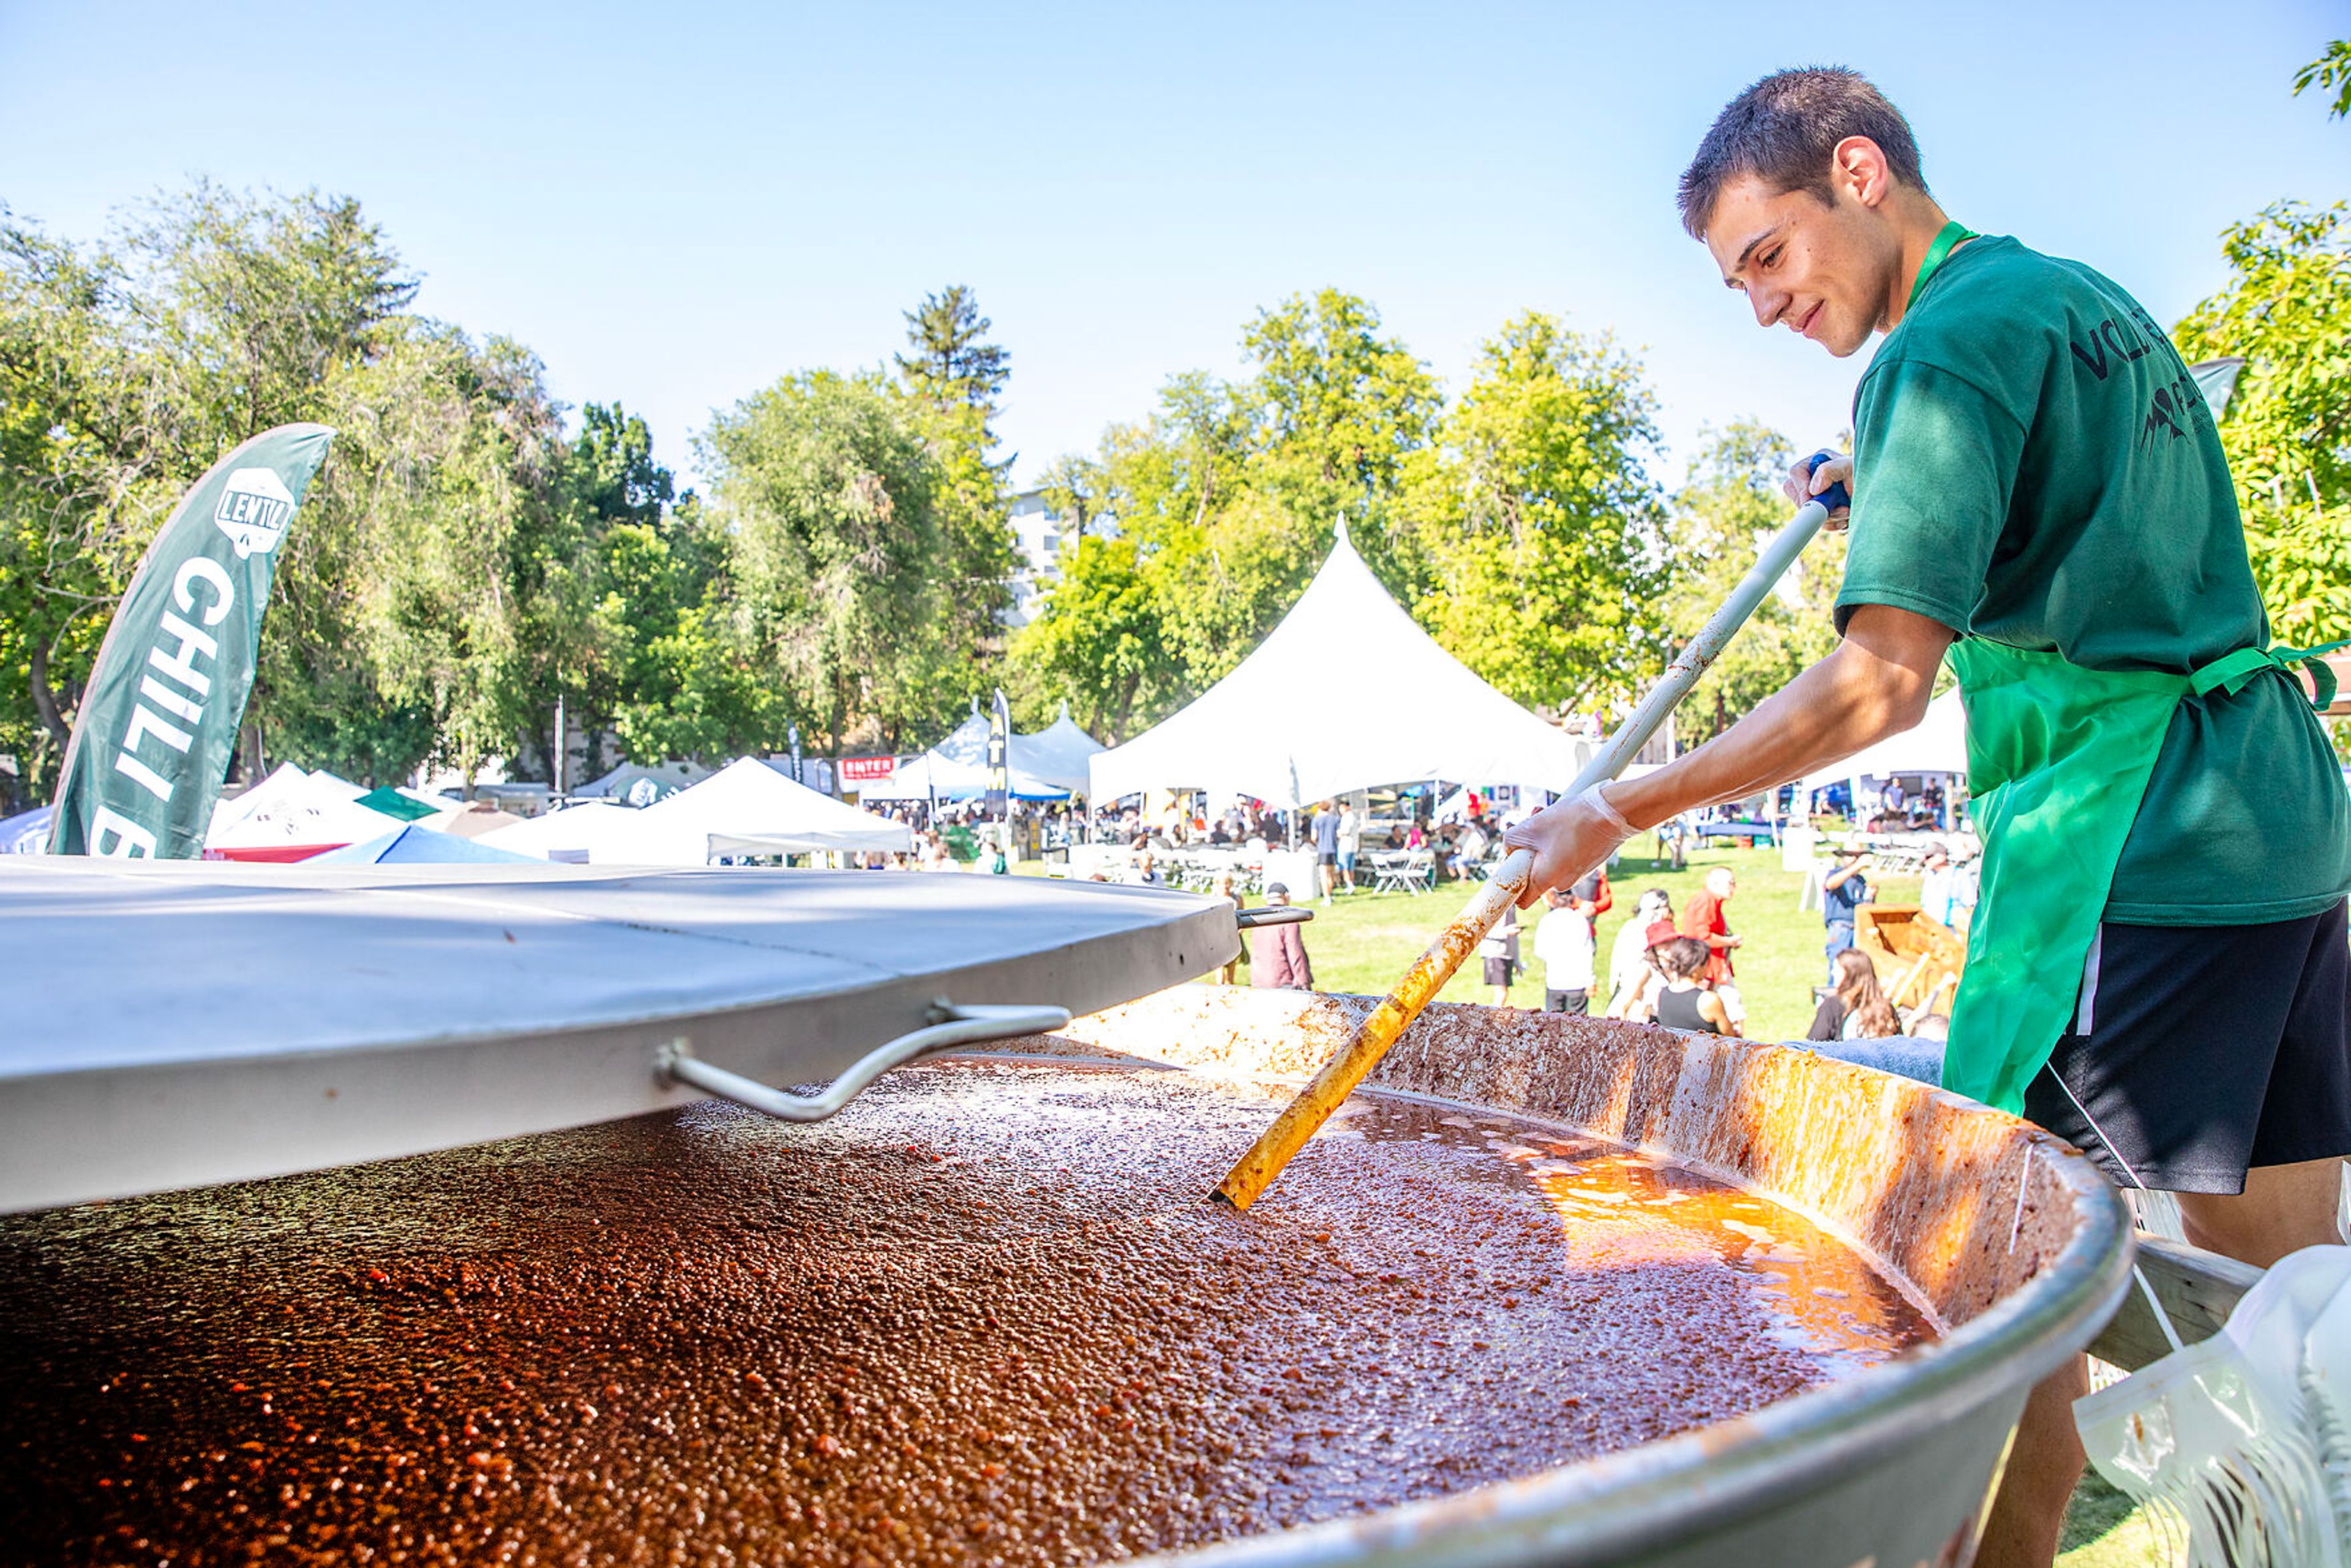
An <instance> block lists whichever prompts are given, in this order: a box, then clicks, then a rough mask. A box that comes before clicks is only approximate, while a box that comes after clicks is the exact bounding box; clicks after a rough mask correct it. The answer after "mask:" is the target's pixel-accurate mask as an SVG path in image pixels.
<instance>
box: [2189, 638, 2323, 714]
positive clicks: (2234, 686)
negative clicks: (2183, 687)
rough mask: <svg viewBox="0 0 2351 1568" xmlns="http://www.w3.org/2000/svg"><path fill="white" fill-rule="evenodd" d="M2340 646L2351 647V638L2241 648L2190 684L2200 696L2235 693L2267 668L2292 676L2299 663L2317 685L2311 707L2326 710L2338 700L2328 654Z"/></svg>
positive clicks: (2195, 675)
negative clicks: (2309, 644)
mask: <svg viewBox="0 0 2351 1568" xmlns="http://www.w3.org/2000/svg"><path fill="white" fill-rule="evenodd" d="M2337 648H2351V637H2346V638H2345V639H2343V640H2342V641H2341V642H2339V643H2320V644H2319V645H2318V646H2317V647H2315V648H2240V649H2238V650H2237V651H2236V652H2235V653H2223V654H2222V655H2221V656H2220V657H2219V658H2217V659H2215V660H2213V661H2212V662H2211V663H2210V664H2207V665H2205V666H2204V667H2203V668H2202V669H2200V670H2198V671H2196V672H2194V673H2193V674H2190V675H2189V677H2188V685H2189V689H2190V690H2192V691H2194V692H2195V694H2196V695H2198V696H2199V697H2200V696H2204V695H2207V694H2209V693H2210V692H2212V691H2215V690H2218V691H2220V692H2222V693H2224V694H2226V695H2229V696H2235V695H2237V694H2238V693H2239V692H2241V691H2242V690H2243V689H2244V688H2245V685H2246V683H2247V682H2249V681H2251V680H2252V678H2253V677H2254V676H2255V675H2257V674H2261V673H2262V671H2263V670H2280V671H2283V673H2285V674H2288V675H2291V674H2294V671H2295V669H2296V667H2297V666H2300V667H2304V668H2307V669H2308V670H2309V671H2310V684H2311V685H2312V687H2313V692H2312V695H2311V703H2310V706H2313V707H2314V708H2317V709H2319V710H2321V711H2322V712H2323V711H2325V708H2326V707H2327V706H2329V705H2331V704H2332V703H2333V702H2334V701H2335V669H2334V666H2333V665H2331V664H2327V662H2326V655H2327V654H2329V653H2334V652H2335V650H2336V649H2337Z"/></svg>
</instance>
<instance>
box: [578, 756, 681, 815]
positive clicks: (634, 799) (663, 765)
mask: <svg viewBox="0 0 2351 1568" xmlns="http://www.w3.org/2000/svg"><path fill="white" fill-rule="evenodd" d="M709 777H710V769H709V768H705V767H703V766H702V764H700V763H699V762H679V761H670V762H657V763H643V762H623V763H622V764H621V765H620V766H619V767H618V768H613V769H612V770H611V772H610V773H607V774H605V775H604V777H602V778H601V779H596V780H595V781H594V782H592V783H589V784H582V785H580V787H579V788H578V789H574V790H572V791H571V793H572V795H574V796H575V797H578V798H580V799H582V800H613V801H623V800H624V801H627V802H628V803H629V804H630V805H632V806H650V805H652V804H653V802H654V801H655V800H660V799H662V798H663V797H664V796H666V795H674V794H675V793H677V792H678V791H679V790H681V789H691V788H692V787H693V786H695V785H696V784H699V783H701V782H702V781H703V780H704V779H707V778H709ZM641 784H642V785H644V786H646V788H644V789H639V788H638V786H639V785H641Z"/></svg>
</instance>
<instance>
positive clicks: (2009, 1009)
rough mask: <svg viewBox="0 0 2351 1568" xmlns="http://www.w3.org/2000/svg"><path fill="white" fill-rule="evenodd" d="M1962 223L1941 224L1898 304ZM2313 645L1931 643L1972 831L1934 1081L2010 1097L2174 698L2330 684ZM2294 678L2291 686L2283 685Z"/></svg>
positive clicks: (2028, 1073)
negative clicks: (1957, 726) (2137, 666)
mask: <svg viewBox="0 0 2351 1568" xmlns="http://www.w3.org/2000/svg"><path fill="white" fill-rule="evenodd" d="M1974 237H1975V235H1974V234H1973V233H1972V232H1971V231H1970V230H1969V229H1966V228H1964V227H1962V226H1961V225H1959V224H1956V223H1953V224H1946V225H1944V226H1943V229H1942V231H1941V232H1940V233H1939V234H1938V235H1936V236H1935V241H1934V244H1933V245H1932V246H1929V247H1928V251H1927V256H1926V259H1925V260H1924V261H1923V262H1922V263H1921V265H1920V266H1919V268H1918V277H1917V280H1916V281H1914V282H1913V283H1912V284H1911V286H1910V297H1909V301H1908V304H1907V305H1906V306H1905V312H1906V314H1907V311H1908V310H1909V309H1910V308H1915V307H1916V306H1917V303H1918V296H1919V294H1920V293H1921V292H1922V291H1923V290H1924V289H1925V288H1926V287H1927V281H1928V279H1929V278H1931V277H1934V275H1935V273H1936V271H1937V270H1938V268H1940V267H1942V265H1943V263H1944V261H1945V260H1946V259H1947V258H1948V257H1949V256H1950V254H1951V251H1952V249H1953V248H1954V247H1955V246H1959V244H1960V243H1962V242H1963V241H1966V240H1970V239H1972V238H1974ZM2343 646H2346V643H2330V644H2328V645H2327V646H2325V647H2323V648H2309V649H2296V648H2272V649H2261V648H2241V649H2239V650H2237V651H2236V652H2235V653H2229V654H2226V655H2224V656H2222V657H2221V658H2219V659H2216V660H2214V661H2213V662H2212V663H2211V664H2207V665H2205V666H2204V667H2203V668H2202V669H2199V670H2198V671H2196V672H2195V673H2194V674H2187V675H2175V674H2166V673H2163V672H2160V671H2127V670H2125V671H2117V670H2090V669H2085V668H2083V667H2082V666H2080V665H2078V664H2071V663H2069V662H2067V661H2066V660H2065V659H2064V658H2063V657H2061V656H2060V655H2058V654H2055V653H2029V652H2027V651H2025V650H2023V649H2022V648H2011V647H2008V646H2006V645H2004V644H2001V643H1991V642H1987V641H1985V640H1984V639H1983V638H1980V637H1961V638H1960V639H1959V641H1958V642H1956V643H1953V644H1952V645H1951V649H1950V652H1949V654H1948V655H1947V659H1948V662H1949V664H1950V666H1951V673H1952V674H1954V675H1955V676H1957V677H1958V679H1959V700H1960V703H1961V704H1962V706H1965V708H1966V710H1967V717H1968V790H1969V794H1970V797H1971V804H1970V813H1971V814H1972V816H1973V817H1974V819H1975V821H1976V826H1977V830H1978V831H1979V832H1980V833H1981V835H1982V837H1983V842H1984V854H1983V866H1982V872H1981V882H1980V891H1979V894H1978V898H1977V903H1976V909H1975V915H1974V919H1973V921H1972V923H1971V924H1970V926H1969V931H1968V965H1967V972H1966V975H1965V976H1964V977H1963V978H1962V980H1961V982H1960V985H1959V996H1958V997H1957V998H1955V999H1954V1001H1953V1003H1952V1006H1951V1027H1950V1039H1949V1042H1948V1043H1947V1045H1946V1046H1945V1048H1944V1056H1943V1086H1944V1087H1945V1088H1947V1089H1952V1090H1956V1091H1958V1092H1959V1093H1962V1094H1967V1095H1970V1096H1972V1097H1973V1098H1975V1099H1978V1100H1980V1101H1983V1102H1984V1103H1987V1104H1991V1105H1997V1106H1999V1107H2000V1108H2001V1110H2004V1111H2010V1112H2022V1110H2023V1108H2024V1090H2025V1085H2027V1084H2028V1083H2030V1082H2032V1080H2033V1078H2034V1076H2035V1075H2036V1074H2038V1073H2039V1072H2040V1071H2041V1069H2042V1067H2043V1065H2044V1064H2045V1063H2046V1062H2047V1061H2048V1060H2049V1056H2050V1052H2051V1051H2054V1050H2055V1049H2056V1046H2057V1040H2058V1038H2059V1037H2060V1036H2061V1035H2063V1034H2064V1032H2065V1029H2066V1026H2067V1024H2068V1023H2069V1022H2070V1021H2071V1020H2072V1018H2073V1015H2074V1009H2075V1006H2076V1005H2077V1003H2078V1002H2079V1000H2080V996H2081V985H2082V977H2083V970H2084V967H2085V964H2086V963H2087V961H2088V958H2089V955H2090V945H2091V943H2092V942H2093V941H2095V939H2096V937H2097V934H2098V922H2099V919H2100V917H2101V916H2102V915H2104V914H2105V907H2106V898H2107V894H2109V893H2110V892H2111V891H2112V889H2113V886H2114V879H2115V866H2116V863H2117V862H2119V861H2120V860H2121V859H2122V852H2123V844H2124V841H2126V840H2127V839H2128V838H2129V837H2130V831H2131V824H2132V823H2133V822H2134V821H2137V818H2138V809H2139V803H2140V801H2141V800H2144V799H2145V797H2146V794H2147V779H2149V778H2150V777H2152V776H2153V774H2154V772H2155V763H2156V758H2157V756H2158V754H2159V753H2160V752H2161V751H2162V749H2163V737H2164V736H2165V735H2166V734H2167V733H2168V731H2169V730H2170V728H2171V716H2172V715H2173V713H2174V712H2176V711H2177V710H2178V708H2179V703H2180V699H2182V698H2183V697H2186V696H2189V695H2197V696H2204V695H2210V694H2211V693H2213V692H2215V691H2218V692H2220V693H2221V694H2222V695H2229V696H2233V695H2236V694H2237V693H2238V692H2240V691H2241V690H2243V689H2244V687H2245V686H2246V685H2248V684H2249V683H2251V682H2252V681H2253V680H2255V679H2256V678H2259V677H2261V676H2262V675H2264V674H2268V675H2273V676H2275V677H2276V678H2279V679H2283V680H2292V679H2294V670H2295V669H2296V668H2297V667H2298V666H2300V665H2302V664H2308V665H2309V666H2310V668H2311V670H2312V672H2313V678H2314V681H2315V683H2316V686H2317V693H2318V697H2317V706H2319V707H2321V708H2324V707H2325V706H2327V705H2328V704H2329V703H2330V702H2332V701H2333V700H2334V697H2335V674H2334V672H2333V671H2332V670H2331V669H2329V668H2328V667H2327V666H2326V665H2325V664H2322V663H2320V662H2319V656H2320V655H2321V654H2324V653H2331V652H2332V651H2334V649H2335V648H2340V647H2343ZM2299 689H2300V688H2299V686H2298V685H2297V687H2296V690H2297V692H2298V691H2299Z"/></svg>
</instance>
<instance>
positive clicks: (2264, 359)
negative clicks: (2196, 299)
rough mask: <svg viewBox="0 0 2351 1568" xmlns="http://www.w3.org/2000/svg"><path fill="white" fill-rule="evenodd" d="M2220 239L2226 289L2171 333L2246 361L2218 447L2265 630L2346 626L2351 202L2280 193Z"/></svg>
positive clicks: (2293, 632) (2338, 630)
mask: <svg viewBox="0 0 2351 1568" xmlns="http://www.w3.org/2000/svg"><path fill="white" fill-rule="evenodd" d="M2221 249H2222V252H2223V253H2224V254H2225V255H2226V256H2228V259H2229V266H2230V271H2231V277H2230V280H2229V284H2228V287H2225V288H2224V289H2222V290H2221V291H2220V293H2219V294H2216V295H2214V296H2213V297H2212V298H2210V299H2207V300H2205V301H2204V302H2203V303H2202V304H2200V305H2199V306H2198V307H2197V308H2195V309H2194V310H2193V311H2191V312H2189V315H2188V318H2187V319H2185V320H2183V321H2181V322H2180V323H2179V327H2178V329H2176V330H2175V331H2174V333H2173V337H2174V338H2175V339H2176V340H2177V341H2178V342H2179V350H2180V352H2181V353H2182V354H2184V355H2185V356H2186V357H2187V358H2188V359H2189V360H2190V361H2195V360H2203V359H2213V358H2218V357H2220V356H2222V355H2241V356H2243V358H2244V361H2245V366H2244V369H2243V371H2241V373H2240V374H2239V376H2238V379H2237V387H2236V392H2235V393H2234V395H2232V396H2231V398H2230V400H2229V404H2228V407H2227V409H2226V411H2225V412H2224V413H2223V414H2222V417H2221V421H2220V444H2221V446H2222V447H2223V449H2224V450H2226V451H2227V453H2228V455H2229V468H2230V472H2231V475H2233V476H2234V477H2235V479H2236V482H2237V499H2238V506H2239V507H2240V509H2241V511H2242V513H2243V516H2244V522H2245V542H2246V545H2247V547H2248V549H2249V550H2250V552H2251V554H2252V562H2253V575H2254V577H2255V579H2256V580H2258V581H2259V582H2260V584H2261V589H2262V601H2263V602H2264V603H2265V604H2267V605H2268V607H2269V612H2270V622H2271V626H2272V630H2273V632H2274V634H2275V635H2276V636H2277V637H2278V639H2279V640H2280V641H2282V642H2286V643H2296V644H2306V643H2317V642H2322V641H2331V640H2333V639H2335V638H2337V637H2344V636H2351V587H2346V585H2351V209H2346V206H2345V205H2344V204H2341V203H2337V204H2335V205H2334V206H2331V207H2324V208H2313V207H2308V206H2305V205H2304V204H2301V203H2299V202H2282V203H2280V204H2277V205H2275V206H2273V207H2270V208H2268V209H2267V210H2265V211H2264V212H2262V214H2261V215H2260V216H2258V217H2256V218H2253V219H2252V220H2251V221H2249V222H2246V223H2242V224H2239V225H2235V226H2233V227H2231V229H2229V230H2228V231H2227V233H2226V234H2225V235H2223V237H2222V241H2221Z"/></svg>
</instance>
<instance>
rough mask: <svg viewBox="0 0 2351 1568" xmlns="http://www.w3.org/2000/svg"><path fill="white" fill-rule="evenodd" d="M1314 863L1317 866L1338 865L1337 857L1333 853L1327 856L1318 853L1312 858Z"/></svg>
mask: <svg viewBox="0 0 2351 1568" xmlns="http://www.w3.org/2000/svg"><path fill="white" fill-rule="evenodd" d="M1314 863H1315V864H1317V865H1337V864H1338V863H1339V856H1338V854H1337V853H1336V852H1332V853H1331V854H1327V855H1326V854H1319V853H1318V854H1317V855H1315V857H1314Z"/></svg>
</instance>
